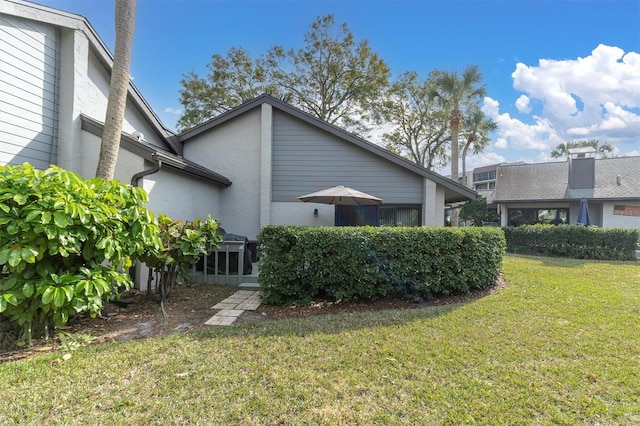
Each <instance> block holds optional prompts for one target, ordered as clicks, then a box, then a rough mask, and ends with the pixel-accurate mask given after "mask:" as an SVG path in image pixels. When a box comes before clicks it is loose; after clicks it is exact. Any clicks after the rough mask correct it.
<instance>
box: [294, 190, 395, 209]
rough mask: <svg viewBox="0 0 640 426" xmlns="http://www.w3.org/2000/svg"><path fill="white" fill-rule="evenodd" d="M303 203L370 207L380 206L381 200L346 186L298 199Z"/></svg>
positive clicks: (313, 193)
mask: <svg viewBox="0 0 640 426" xmlns="http://www.w3.org/2000/svg"><path fill="white" fill-rule="evenodd" d="M298 200H300V201H304V202H305V203H321V204H335V205H341V206H371V205H375V204H382V199H381V198H378V197H374V196H373V195H369V194H366V193H364V192H361V191H358V190H356V189H353V188H349V187H348V186H342V185H340V186H334V187H333V188H327V189H323V190H322V191H318V192H312V193H311V194H307V195H303V196H301V197H298Z"/></svg>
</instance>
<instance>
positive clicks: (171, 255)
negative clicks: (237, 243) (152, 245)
mask: <svg viewBox="0 0 640 426" xmlns="http://www.w3.org/2000/svg"><path fill="white" fill-rule="evenodd" d="M158 224H159V227H160V239H161V240H162V246H163V248H162V250H161V251H159V252H157V251H152V252H150V253H148V255H147V256H146V257H145V258H144V259H143V260H144V262H145V263H146V264H147V266H149V268H151V273H150V274H149V283H148V284H149V286H148V288H151V280H152V278H153V277H154V276H155V278H156V289H157V290H158V292H159V293H160V294H161V295H162V301H164V299H165V297H168V296H169V293H171V290H172V289H173V287H174V286H175V285H176V284H177V283H178V282H179V281H184V280H185V279H186V275H187V274H188V273H189V271H190V270H189V269H188V268H186V267H187V266H189V265H194V264H196V263H197V262H198V260H200V258H201V257H202V256H208V255H210V254H211V253H213V251H214V250H215V249H217V248H218V247H220V243H221V242H222V240H223V237H222V235H221V234H220V233H219V232H218V228H219V223H218V221H217V220H213V219H211V217H210V216H208V217H207V218H206V219H204V220H203V219H196V220H193V221H187V222H182V221H180V220H173V219H171V218H170V217H169V216H167V215H164V214H161V215H159V216H158Z"/></svg>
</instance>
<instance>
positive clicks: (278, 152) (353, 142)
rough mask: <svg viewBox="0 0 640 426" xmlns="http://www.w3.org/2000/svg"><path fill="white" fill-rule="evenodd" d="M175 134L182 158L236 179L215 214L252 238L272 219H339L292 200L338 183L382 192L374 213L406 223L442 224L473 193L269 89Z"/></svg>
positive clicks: (331, 209) (328, 209)
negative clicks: (449, 209) (447, 208)
mask: <svg viewBox="0 0 640 426" xmlns="http://www.w3.org/2000/svg"><path fill="white" fill-rule="evenodd" d="M176 139H177V141H178V142H179V143H180V144H181V145H182V149H183V155H184V156H185V157H186V158H192V159H196V158H197V159H198V162H199V163H200V164H202V165H203V166H205V167H206V168H209V169H212V170H216V171H217V172H219V173H221V174H223V175H224V176H227V177H228V178H229V179H230V180H231V181H233V185H232V186H230V187H229V188H226V189H225V190H224V191H223V192H222V193H221V198H220V202H221V204H222V205H224V206H225V209H224V211H223V212H222V213H221V216H220V218H221V220H222V222H223V224H224V226H225V228H227V229H234V230H242V232H243V233H245V234H246V235H248V236H249V238H254V237H255V235H257V233H258V231H259V229H260V228H261V227H262V226H264V225H269V224H290V225H334V224H340V223H337V222H336V219H337V218H339V216H340V215H338V214H337V213H339V212H337V211H336V206H332V205H325V204H308V203H301V202H300V201H299V200H298V199H297V197H299V196H302V195H305V194H308V193H311V192H315V191H318V190H321V189H325V188H329V187H332V186H337V185H344V186H349V187H352V188H355V189H358V190H360V191H363V192H366V193H369V194H371V195H375V196H376V197H379V198H382V199H383V200H384V203H383V204H382V205H381V206H380V207H379V209H377V210H376V211H374V212H373V213H372V214H373V215H376V214H377V215H379V217H378V219H380V218H382V219H383V222H384V219H386V220H393V224H394V225H405V226H419V225H430V226H442V225H444V209H445V204H448V203H454V202H459V201H465V200H469V199H474V198H475V197H476V193H475V192H474V191H472V190H470V189H468V188H466V187H464V186H463V185H460V184H458V183H456V182H453V181H452V180H450V179H447V178H445V177H442V176H440V175H438V174H437V173H434V172H431V171H429V170H426V169H425V168H423V167H420V166H418V165H416V164H414V163H412V162H410V161H408V160H406V159H404V158H402V157H399V156H397V155H394V154H392V153H390V152H389V151H387V150H386V149H384V148H381V147H379V146H377V145H375V144H373V143H370V142H368V141H366V140H364V139H361V138H358V137H356V136H354V135H353V134H351V133H348V132H346V131H344V130H342V129H340V128H338V127H335V126H332V125H330V124H328V123H326V122H324V121H322V120H318V119H316V118H314V117H312V116H310V115H308V114H306V113H304V112H302V111H301V110H299V109H297V108H295V107H292V106H291V105H289V104H287V103H284V102H281V101H279V100H277V99H275V98H273V97H271V96H268V95H262V96H259V97H258V98H256V99H253V100H251V101H249V102H247V103H245V104H243V105H241V106H239V107H237V108H235V109H233V110H231V111H229V112H227V113H225V114H222V115H220V116H218V117H216V118H214V119H212V120H209V121H208V122H206V123H203V124H201V125H199V126H197V127H195V128H193V129H191V130H188V131H186V132H184V133H182V134H181V135H179V136H177V138H176ZM340 208H341V207H338V209H340ZM342 208H343V209H344V207H342ZM316 210H317V211H318V214H317V216H315V215H314V212H315V211H316ZM342 213H344V211H343V212H342ZM361 213H362V212H361ZM364 213H365V216H367V213H370V212H364ZM390 218H394V219H390ZM374 219H375V217H374Z"/></svg>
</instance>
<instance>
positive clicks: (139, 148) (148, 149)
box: [80, 115, 232, 186]
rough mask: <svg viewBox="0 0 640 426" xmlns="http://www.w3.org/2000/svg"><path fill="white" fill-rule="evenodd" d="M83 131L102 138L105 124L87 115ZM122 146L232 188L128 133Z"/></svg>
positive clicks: (209, 172)
mask: <svg viewBox="0 0 640 426" xmlns="http://www.w3.org/2000/svg"><path fill="white" fill-rule="evenodd" d="M80 118H81V121H82V124H81V127H82V130H85V131H87V132H89V133H91V134H93V135H95V136H97V137H100V138H101V137H102V132H103V130H104V124H103V123H100V122H99V121H96V120H94V119H92V118H90V117H87V116H85V115H81V116H80ZM120 146H121V147H122V148H123V149H126V150H127V151H129V152H132V153H134V154H136V155H138V156H140V157H142V158H144V159H145V160H148V161H153V159H154V156H156V158H159V159H160V160H162V162H163V164H164V165H166V166H167V167H169V168H172V169H175V170H178V171H181V172H183V173H186V174H188V175H191V176H194V177H197V178H199V179H203V180H205V181H207V182H211V183H215V184H218V185H222V186H231V183H232V182H231V181H230V180H229V179H228V178H227V177H225V176H223V175H221V174H219V173H216V172H214V171H212V170H209V169H207V168H205V167H202V166H200V165H199V164H196V163H194V162H192V161H188V160H185V159H184V158H182V157H179V156H177V155H175V154H173V153H171V152H166V151H163V150H160V149H158V148H156V147H154V146H152V145H150V144H146V143H143V142H140V141H138V140H135V139H134V138H132V137H131V136H129V135H127V134H126V133H122V135H121V137H120Z"/></svg>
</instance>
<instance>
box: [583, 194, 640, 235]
mask: <svg viewBox="0 0 640 426" xmlns="http://www.w3.org/2000/svg"><path fill="white" fill-rule="evenodd" d="M615 205H623V206H634V207H638V208H640V201H616V202H608V203H603V204H602V226H603V227H604V228H636V229H638V230H639V231H640V216H623V215H617V214H614V206H615ZM589 213H591V210H589Z"/></svg>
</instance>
